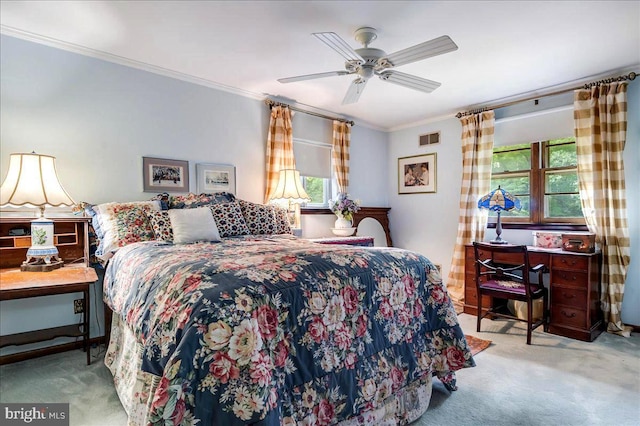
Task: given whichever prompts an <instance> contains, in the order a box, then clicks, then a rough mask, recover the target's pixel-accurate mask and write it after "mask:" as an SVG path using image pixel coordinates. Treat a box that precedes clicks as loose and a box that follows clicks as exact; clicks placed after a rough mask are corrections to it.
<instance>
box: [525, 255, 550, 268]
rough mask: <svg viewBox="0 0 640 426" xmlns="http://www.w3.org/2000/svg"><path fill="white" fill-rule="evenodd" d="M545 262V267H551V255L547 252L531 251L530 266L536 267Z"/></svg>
mask: <svg viewBox="0 0 640 426" xmlns="http://www.w3.org/2000/svg"><path fill="white" fill-rule="evenodd" d="M541 263H542V264H543V265H544V266H545V269H546V270H548V269H549V255H548V254H547V253H536V252H533V251H530V252H529V266H530V267H532V268H533V267H534V266H537V265H539V264H541Z"/></svg>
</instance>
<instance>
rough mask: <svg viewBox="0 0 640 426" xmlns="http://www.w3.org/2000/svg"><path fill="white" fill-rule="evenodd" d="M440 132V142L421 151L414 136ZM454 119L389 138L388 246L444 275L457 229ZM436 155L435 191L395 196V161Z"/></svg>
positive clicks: (458, 164) (458, 168) (458, 165)
mask: <svg viewBox="0 0 640 426" xmlns="http://www.w3.org/2000/svg"><path fill="white" fill-rule="evenodd" d="M437 131H439V132H440V143H439V144H436V145H428V146H426V147H421V146H419V144H418V138H419V136H420V135H422V134H425V133H431V132H437ZM461 132H462V127H461V125H460V121H459V120H458V119H456V118H451V119H448V120H444V121H440V122H437V123H431V124H425V125H421V126H418V127H413V128H409V129H404V130H398V131H395V132H392V133H391V134H390V135H389V136H390V137H389V157H388V158H387V167H388V169H389V181H388V183H387V191H388V192H389V203H390V206H391V211H390V214H389V219H390V224H389V226H390V227H391V232H392V236H393V245H394V246H397V247H402V248H406V249H410V250H415V251H417V252H419V253H422V254H424V255H425V256H427V257H428V258H429V259H430V260H431V261H432V262H433V263H436V264H440V265H442V272H443V276H444V277H446V276H447V275H448V274H449V267H450V264H451V255H452V254H453V248H454V246H455V242H456V233H457V230H458V205H459V199H460V183H461V176H462V154H461V151H460V134H461ZM432 152H434V153H436V165H437V168H436V173H437V174H436V192H435V193H421V194H398V158H401V157H408V156H413V155H419V154H426V153H432Z"/></svg>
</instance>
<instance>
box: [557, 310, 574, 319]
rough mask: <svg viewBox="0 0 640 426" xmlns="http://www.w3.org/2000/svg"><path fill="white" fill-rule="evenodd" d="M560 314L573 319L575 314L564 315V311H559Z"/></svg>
mask: <svg viewBox="0 0 640 426" xmlns="http://www.w3.org/2000/svg"><path fill="white" fill-rule="evenodd" d="M560 312H561V313H562V315H564V316H565V317H567V318H573V317H575V316H576V313H575V312H571V314H568V313H566V312H565V311H560Z"/></svg>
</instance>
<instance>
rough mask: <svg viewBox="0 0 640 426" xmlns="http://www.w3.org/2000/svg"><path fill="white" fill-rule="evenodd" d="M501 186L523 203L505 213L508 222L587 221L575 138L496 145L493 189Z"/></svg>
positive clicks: (505, 220) (492, 213)
mask: <svg viewBox="0 0 640 426" xmlns="http://www.w3.org/2000/svg"><path fill="white" fill-rule="evenodd" d="M498 185H500V186H501V187H502V188H503V189H505V190H507V191H509V192H510V193H512V194H513V195H515V196H516V197H518V198H519V199H520V202H521V204H522V209H521V210H512V211H510V212H503V213H501V216H502V218H503V221H504V222H525V223H530V224H535V225H541V224H551V223H569V224H580V225H584V223H585V221H584V217H583V215H582V208H581V206H580V195H579V192H578V170H577V155H576V143H575V138H573V137H569V138H562V139H554V140H550V141H543V142H533V143H524V144H518V145H510V146H502V147H496V148H494V150H493V161H492V167H491V189H492V190H493V189H496V188H497V187H498ZM490 216H496V213H494V212H491V213H490Z"/></svg>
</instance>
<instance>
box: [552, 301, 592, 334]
mask: <svg viewBox="0 0 640 426" xmlns="http://www.w3.org/2000/svg"><path fill="white" fill-rule="evenodd" d="M551 324H554V325H565V326H570V327H576V328H582V329H584V328H586V327H587V312H586V311H584V310H581V309H575V308H570V307H568V306H562V305H552V306H551Z"/></svg>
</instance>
